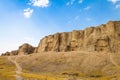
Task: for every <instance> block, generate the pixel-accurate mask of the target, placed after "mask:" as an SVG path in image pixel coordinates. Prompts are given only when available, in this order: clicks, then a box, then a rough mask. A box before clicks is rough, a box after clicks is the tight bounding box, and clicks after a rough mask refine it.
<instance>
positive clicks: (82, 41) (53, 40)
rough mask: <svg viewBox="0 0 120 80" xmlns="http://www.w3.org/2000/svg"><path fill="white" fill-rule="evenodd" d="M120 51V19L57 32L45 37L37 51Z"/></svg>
mask: <svg viewBox="0 0 120 80" xmlns="http://www.w3.org/2000/svg"><path fill="white" fill-rule="evenodd" d="M81 50H85V51H98V52H102V51H103V52H115V53H117V52H119V51H120V21H110V22H108V23H107V24H102V25H100V26H97V27H90V28H86V29H85V30H73V31H72V32H63V33H56V34H54V35H49V36H46V37H44V38H43V39H42V40H41V41H40V43H39V45H38V47H37V53H39V52H42V51H45V52H46V51H57V52H62V51H81Z"/></svg>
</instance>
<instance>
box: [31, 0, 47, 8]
mask: <svg viewBox="0 0 120 80" xmlns="http://www.w3.org/2000/svg"><path fill="white" fill-rule="evenodd" d="M29 4H31V5H33V6H36V7H42V8H44V7H48V6H49V0H30V3H29Z"/></svg>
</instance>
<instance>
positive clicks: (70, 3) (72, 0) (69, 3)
mask: <svg viewBox="0 0 120 80" xmlns="http://www.w3.org/2000/svg"><path fill="white" fill-rule="evenodd" d="M74 2H75V0H70V1H69V2H67V4H66V5H67V6H69V5H72V4H73V3H74Z"/></svg>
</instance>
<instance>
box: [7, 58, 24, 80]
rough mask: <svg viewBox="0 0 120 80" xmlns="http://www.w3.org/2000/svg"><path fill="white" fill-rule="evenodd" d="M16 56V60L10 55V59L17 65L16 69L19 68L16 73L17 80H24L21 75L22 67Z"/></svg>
mask: <svg viewBox="0 0 120 80" xmlns="http://www.w3.org/2000/svg"><path fill="white" fill-rule="evenodd" d="M16 58H17V56H16ZM16 58H15V60H13V59H12V58H11V56H9V57H8V60H9V61H11V62H12V63H14V64H15V66H16V69H17V70H16V75H15V77H16V80H23V78H22V77H21V76H19V74H20V73H22V67H21V66H20V65H19V64H18V63H17V62H16Z"/></svg>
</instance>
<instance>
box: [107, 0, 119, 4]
mask: <svg viewBox="0 0 120 80" xmlns="http://www.w3.org/2000/svg"><path fill="white" fill-rule="evenodd" d="M108 1H110V2H112V3H114V4H115V3H117V2H119V1H120V0H108Z"/></svg>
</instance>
